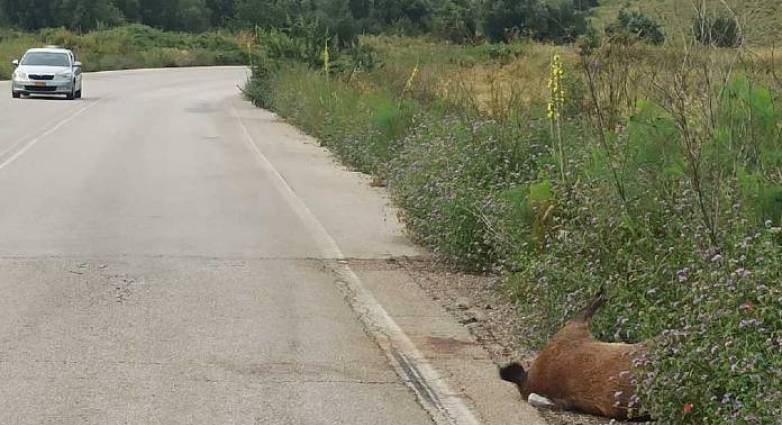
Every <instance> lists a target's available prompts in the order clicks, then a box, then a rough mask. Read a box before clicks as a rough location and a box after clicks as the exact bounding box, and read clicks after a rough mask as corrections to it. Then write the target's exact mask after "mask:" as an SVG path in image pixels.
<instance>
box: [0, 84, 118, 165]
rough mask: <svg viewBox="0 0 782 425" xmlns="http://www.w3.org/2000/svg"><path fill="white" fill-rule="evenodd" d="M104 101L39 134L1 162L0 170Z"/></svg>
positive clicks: (89, 105) (94, 103)
mask: <svg viewBox="0 0 782 425" xmlns="http://www.w3.org/2000/svg"><path fill="white" fill-rule="evenodd" d="M102 100H103V99H98V100H96V101H95V102H92V103H90V104H88V105H87V106H84V107H83V108H81V109H79V110H77V111H76V112H74V113H73V114H71V115H69V116H67V117H65V118H63V119H62V120H61V121H59V122H58V123H57V124H55V125H54V126H53V127H51V128H49V129H48V130H46V131H44V132H43V133H41V134H39V135H38V136H36V137H35V138H33V139H32V140H30V141H29V142H27V143H26V144H25V145H24V146H22V148H21V149H19V150H18V151H16V152H15V153H14V154H13V155H11V156H10V157H8V158H7V159H6V160H5V161H3V162H0V170H2V169H3V168H5V167H7V166H8V165H10V164H12V163H13V162H14V161H16V160H17V159H19V158H20V157H21V156H22V155H24V154H25V153H26V152H27V151H28V150H30V148H32V147H33V146H35V145H36V144H37V143H38V142H40V141H41V140H42V139H45V138H46V137H48V136H50V135H51V134H52V133H54V132H55V131H57V130H59V129H60V128H62V126H64V125H65V124H68V123H69V122H71V121H73V120H74V119H75V118H76V117H78V116H79V115H81V114H82V113H83V112H84V111H86V110H88V109H90V108H92V107H93V106H95V105H97V104H98V103H100V102H101V101H102ZM18 144H19V143H18V142H17V143H15V144H14V145H13V146H12V147H11V148H9V149H8V150H6V151H4V152H3V153H2V154H0V158H2V157H3V156H5V155H6V154H7V153H8V152H9V151H10V150H12V149H14V148H15V147H16V146H17V145H18Z"/></svg>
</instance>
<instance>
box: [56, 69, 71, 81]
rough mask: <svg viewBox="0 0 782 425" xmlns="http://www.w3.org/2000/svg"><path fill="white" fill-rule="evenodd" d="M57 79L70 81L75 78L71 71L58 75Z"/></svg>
mask: <svg viewBox="0 0 782 425" xmlns="http://www.w3.org/2000/svg"><path fill="white" fill-rule="evenodd" d="M55 78H57V79H58V80H70V79H71V78H73V73H72V72H71V71H66V72H62V73H60V74H57V76H56V77H55Z"/></svg>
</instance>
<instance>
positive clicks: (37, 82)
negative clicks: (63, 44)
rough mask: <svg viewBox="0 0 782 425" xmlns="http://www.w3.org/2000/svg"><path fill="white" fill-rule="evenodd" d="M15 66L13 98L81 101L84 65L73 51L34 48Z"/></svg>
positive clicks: (12, 79) (12, 85)
mask: <svg viewBox="0 0 782 425" xmlns="http://www.w3.org/2000/svg"><path fill="white" fill-rule="evenodd" d="M11 63H13V65H14V72H13V74H12V78H11V95H12V96H13V97H14V98H15V99H18V98H20V97H21V96H23V95H24V96H29V95H31V94H45V95H65V97H66V98H67V99H68V100H72V99H79V98H81V91H82V71H81V68H82V66H81V62H78V61H76V58H75V57H74V55H73V52H72V51H70V50H68V49H63V48H59V47H49V48H43V49H30V50H28V51H27V53H25V54H24V56H23V57H22V59H21V60H14V61H13V62H11Z"/></svg>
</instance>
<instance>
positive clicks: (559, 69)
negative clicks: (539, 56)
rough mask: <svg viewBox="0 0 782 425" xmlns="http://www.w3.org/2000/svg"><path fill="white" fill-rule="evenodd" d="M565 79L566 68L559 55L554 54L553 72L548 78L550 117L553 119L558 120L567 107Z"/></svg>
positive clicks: (552, 61)
mask: <svg viewBox="0 0 782 425" xmlns="http://www.w3.org/2000/svg"><path fill="white" fill-rule="evenodd" d="M564 79H565V68H564V67H563V66H562V60H561V58H560V57H559V55H554V57H553V58H552V60H551V73H550V75H549V80H548V88H549V92H550V93H549V104H548V117H549V119H551V120H558V119H559V118H560V117H561V114H562V110H563V109H564V108H565V89H564V87H563V85H562V82H563V81H564Z"/></svg>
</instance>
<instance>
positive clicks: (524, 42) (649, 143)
mask: <svg viewBox="0 0 782 425" xmlns="http://www.w3.org/2000/svg"><path fill="white" fill-rule="evenodd" d="M489 3H492V2H489ZM497 3H500V2H497ZM531 3H532V2H530V4H531ZM566 3H567V2H564V3H562V4H566ZM577 3H578V2H573V4H572V5H571V6H573V8H572V10H573V11H574V12H577V13H575V14H574V15H572V16H574V17H576V18H575V19H576V20H575V21H573V22H577V23H580V22H581V21H580V19H581V18H580V17H579V16H583V15H582V10H585V9H579V4H577ZM606 3H611V2H606ZM672 3H673V2H672ZM695 3H697V4H695V5H694V6H697V7H696V8H695V9H693V10H696V11H697V13H694V14H692V15H691V18H690V20H689V24H688V25H687V26H686V27H685V26H678V27H673V26H670V25H668V24H665V21H664V19H663V17H661V16H660V15H656V14H654V13H652V12H649V11H647V10H645V9H639V8H630V9H618V8H617V9H613V12H612V13H613V18H612V19H610V20H606V18H605V16H604V14H605V13H606V12H605V10H603V9H602V8H598V9H594V10H591V11H590V10H586V11H585V12H583V13H584V14H585V15H586V16H587V18H588V17H589V16H590V14H591V16H592V17H593V19H595V21H596V22H595V24H594V25H592V26H590V25H585V26H584V27H580V26H572V27H567V28H566V30H564V31H563V30H562V28H559V29H558V30H556V31H550V32H548V31H543V30H541V29H540V28H541V27H538V26H537V25H539V24H540V22H541V20H540V19H537V20H535V23H532V22H531V21H528V20H527V18H526V17H527V16H528V14H527V13H528V12H529V11H528V10H527V11H520V12H519V13H518V15H517V17H516V18H515V20H511V21H503V22H501V23H499V24H497V25H500V27H502V31H499V30H498V31H496V32H495V33H494V34H495V35H496V34H501V36H497V37H495V36H494V35H492V33H490V32H489V29H490V27H491V26H492V25H494V24H493V22H494V21H492V19H493V18H492V16H494V15H492V14H493V13H494V12H495V11H497V14H498V15H497V16H499V10H501V9H502V8H506V9H507V10H511V9H513V7H514V6H512V5H510V4H507V5H504V6H502V5H498V6H496V7H497V9H493V8H489V9H483V10H481V11H480V13H479V14H477V15H476V14H470V15H469V16H470V17H475V16H481V17H482V18H481V20H480V21H477V22H473V21H470V20H469V19H467V20H464V21H459V22H457V23H453V22H452V23H451V25H449V26H448V27H449V28H460V29H461V28H475V29H476V30H475V31H476V32H475V33H472V34H470V35H469V36H467V37H453V36H452V34H451V35H448V34H449V33H448V32H445V33H443V32H436V31H434V28H436V27H434V26H433V27H432V28H430V31H429V35H428V36H424V37H421V36H418V37H410V36H405V35H399V33H396V35H393V34H392V35H389V34H386V35H366V36H362V37H358V38H352V39H349V42H346V39H345V38H342V39H337V38H336V37H334V36H333V35H334V34H335V33H334V32H328V31H326V32H321V30H319V29H318V28H316V27H308V26H306V25H292V26H290V27H288V28H285V29H268V30H263V31H259V33H258V36H257V39H256V45H255V46H254V55H253V67H254V78H253V80H252V81H250V82H249V84H248V86H247V87H246V93H247V95H248V97H249V98H251V99H252V100H253V101H254V102H256V103H257V104H258V105H259V106H262V107H265V108H269V109H272V110H274V111H276V112H278V113H279V114H280V115H281V116H283V117H285V118H286V119H288V120H290V121H291V122H292V123H294V124H296V125H297V126H299V127H301V128H302V129H304V130H305V131H307V132H309V133H310V134H312V135H313V136H315V137H317V138H318V139H319V140H320V141H321V142H322V143H323V144H324V145H325V146H327V147H329V148H330V149H332V150H333V151H334V152H336V153H337V154H338V155H339V157H340V158H342V160H343V161H344V162H345V163H346V164H349V165H350V166H352V167H354V168H355V169H357V170H361V171H364V172H367V173H370V174H373V175H374V176H375V179H376V182H377V183H378V184H386V185H388V187H389V189H390V191H391V194H392V196H393V198H394V200H395V201H396V203H397V204H398V205H399V206H400V207H401V209H402V213H401V214H402V216H403V218H404V220H405V222H406V224H407V227H408V229H409V231H410V233H411V235H412V236H413V237H414V238H416V239H417V240H418V241H419V242H421V243H422V244H425V245H427V246H429V247H430V248H431V249H432V250H434V251H435V252H437V253H439V254H441V255H443V256H444V257H447V258H449V259H451V260H452V261H454V262H455V263H457V264H459V265H461V266H462V267H464V268H465V269H468V270H475V271H492V272H499V273H502V274H503V275H504V276H505V286H504V288H505V291H507V294H508V295H509V296H510V297H513V299H514V300H515V301H516V303H517V306H518V309H519V315H520V318H521V320H522V321H523V322H524V323H525V324H526V325H527V326H528V327H529V328H530V329H532V331H533V332H532V335H533V337H532V339H531V340H530V344H531V345H540V344H542V343H543V342H544V341H545V339H546V338H547V337H548V336H550V335H551V334H552V333H553V332H555V331H556V330H557V329H558V328H559V327H560V326H561V324H562V323H563V322H564V321H565V320H566V319H567V318H569V317H571V316H572V314H573V313H574V312H575V311H576V310H577V309H579V308H581V307H582V306H583V305H584V304H585V302H586V300H588V299H589V298H590V297H591V296H592V294H594V293H595V292H596V291H597V289H598V288H599V287H601V286H605V287H606V288H607V290H608V293H609V298H610V302H609V305H608V307H607V308H606V309H605V310H603V311H601V313H600V314H599V317H598V318H597V320H595V322H594V323H593V327H594V331H595V332H596V334H597V335H599V336H600V337H601V338H602V339H604V340H608V341H627V342H636V341H643V340H648V339H652V338H654V339H653V344H652V347H653V348H652V350H651V352H650V354H649V356H648V357H647V358H644V359H639V360H638V369H637V370H636V371H634V372H635V374H636V377H637V383H638V386H639V390H640V391H639V394H640V396H641V397H640V401H641V403H642V405H643V406H644V408H645V409H646V410H648V411H649V413H651V414H652V416H653V417H655V418H657V419H658V420H659V422H660V423H663V424H699V423H708V424H726V425H727V424H769V425H771V424H778V423H780V421H782V354H780V353H782V313H780V312H782V284H781V283H780V278H781V277H782V246H781V245H780V244H782V144H780V142H782V109H780V107H779V102H780V100H782V99H781V98H780V94H782V80H780V74H779V72H780V69H779V68H780V67H779V64H778V63H777V60H776V58H775V56H776V54H775V52H774V50H773V49H772V47H771V45H770V44H767V40H768V38H765V37H759V38H752V37H750V34H751V33H749V32H748V33H745V32H743V31H741V28H742V27H743V25H744V24H743V23H745V22H747V21H745V20H744V19H745V18H746V16H747V15H741V16H740V17H739V18H740V19H739V21H738V22H737V20H736V16H735V15H733V14H732V11H731V10H730V9H726V8H725V7H717V6H718V5H716V2H715V3H710V2H705V3H701V2H695ZM518 4H521V3H518ZM518 4H517V5H518ZM655 4H657V3H655ZM591 6H594V5H590V7H591ZM608 7H610V4H609V6H608ZM587 9H588V8H587ZM534 10H535V11H537V12H536V13H545V12H540V11H541V10H546V9H545V8H542V9H541V8H536V9H534ZM557 13H559V12H557ZM538 16H539V17H540V16H541V15H538ZM557 16H559V15H557ZM506 17H507V16H506ZM598 18H599V19H598ZM601 20H602V21H601ZM750 24H751V21H750ZM579 25H580V24H579ZM543 28H545V27H543ZM495 29H497V28H495ZM487 38H488V39H489V40H496V41H498V42H497V43H491V42H485V41H483V40H486V39H487ZM459 39H461V41H462V43H461V44H451V43H446V42H444V41H443V40H451V41H452V42H453V41H458V40H459ZM576 39H577V42H574V43H570V42H569V41H570V40H576ZM536 40H537V41H536ZM467 41H469V42H467ZM539 41H544V43H540V42H539ZM563 42H564V44H563Z"/></svg>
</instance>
